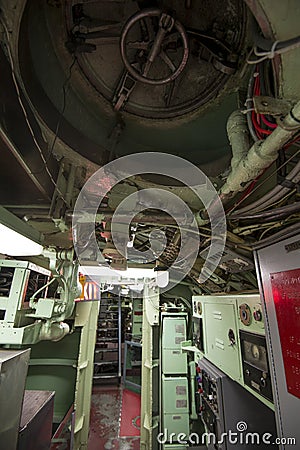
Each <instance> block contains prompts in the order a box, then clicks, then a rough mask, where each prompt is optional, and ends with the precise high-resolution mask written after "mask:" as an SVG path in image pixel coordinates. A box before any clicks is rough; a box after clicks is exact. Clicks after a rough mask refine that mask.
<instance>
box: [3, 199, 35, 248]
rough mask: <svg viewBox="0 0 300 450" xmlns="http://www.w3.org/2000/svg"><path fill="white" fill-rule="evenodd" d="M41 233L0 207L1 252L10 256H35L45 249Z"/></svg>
mask: <svg viewBox="0 0 300 450" xmlns="http://www.w3.org/2000/svg"><path fill="white" fill-rule="evenodd" d="M39 242H41V234H40V233H39V232H38V231H37V230H35V229H34V228H32V227H31V226H30V225H28V224H27V223H25V222H23V221H22V220H21V219H19V218H18V217H16V216H15V215H14V214H11V213H10V212H9V211H7V210H6V209H5V208H3V207H0V253H2V254H4V255H9V256H35V255H40V254H41V253H42V251H43V246H42V245H41V244H40V243H39Z"/></svg>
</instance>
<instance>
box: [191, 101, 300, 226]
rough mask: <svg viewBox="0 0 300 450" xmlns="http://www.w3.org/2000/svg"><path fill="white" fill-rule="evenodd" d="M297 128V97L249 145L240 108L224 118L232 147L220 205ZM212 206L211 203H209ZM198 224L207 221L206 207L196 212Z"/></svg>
mask: <svg viewBox="0 0 300 450" xmlns="http://www.w3.org/2000/svg"><path fill="white" fill-rule="evenodd" d="M299 130H300V101H299V102H298V103H296V105H295V106H294V107H293V108H292V109H291V111H290V112H289V113H288V114H287V115H286V116H285V117H284V118H283V119H281V120H280V122H279V124H278V126H277V128H275V129H274V131H273V132H272V133H271V134H270V135H269V136H268V137H267V138H266V139H265V140H260V141H256V142H255V143H254V144H253V145H252V147H251V148H250V149H249V129H248V125H247V120H246V118H243V113H242V112H241V111H234V112H233V113H232V114H231V115H230V117H229V119H228V122H227V134H228V138H229V141H230V144H231V148H232V160H231V172H230V174H229V175H228V177H227V180H226V182H225V183H224V185H223V186H222V187H221V189H220V191H219V198H220V200H221V201H222V203H223V205H224V204H226V203H227V202H228V201H229V200H230V199H231V198H232V197H234V196H235V195H236V194H237V193H238V192H242V191H243V190H245V189H246V187H247V186H248V184H249V182H250V181H252V180H254V179H255V178H257V177H258V176H259V175H260V174H261V173H262V172H263V170H264V169H265V168H266V167H268V166H269V165H270V164H271V163H273V162H274V161H275V160H276V159H277V155H278V151H279V150H280V149H281V148H283V147H284V146H285V145H286V144H287V143H288V142H289V141H290V140H291V139H292V138H293V137H294V136H295V134H297V133H298V132H299ZM210 209H211V211H213V210H214V204H212V205H211V206H210ZM196 220H197V223H198V225H199V226H201V225H203V224H206V223H207V221H208V211H207V210H202V211H199V213H198V214H196Z"/></svg>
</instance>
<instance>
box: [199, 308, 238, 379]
mask: <svg viewBox="0 0 300 450" xmlns="http://www.w3.org/2000/svg"><path fill="white" fill-rule="evenodd" d="M232 302H233V301H232ZM232 302H231V300H228V301H227V302H226V303H225V302H224V303H221V302H220V303H219V302H212V303H205V304H204V314H205V319H204V321H205V335H206V357H207V358H208V359H209V360H210V361H212V362H213V363H214V364H215V365H216V366H217V367H219V368H220V369H222V370H223V371H224V372H225V373H227V374H228V375H229V376H230V377H231V378H233V379H234V380H240V379H241V377H242V368H241V355H240V350H239V331H238V328H237V321H236V316H235V312H236V308H235V304H234V303H232Z"/></svg>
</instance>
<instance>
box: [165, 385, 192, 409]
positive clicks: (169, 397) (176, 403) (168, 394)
mask: <svg viewBox="0 0 300 450" xmlns="http://www.w3.org/2000/svg"><path fill="white" fill-rule="evenodd" d="M162 396H163V405H164V412H173V413H178V412H180V413H188V412H189V402H188V380H187V378H184V377H174V378H173V377H168V378H166V377H164V376H163V377H162Z"/></svg>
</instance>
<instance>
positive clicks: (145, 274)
mask: <svg viewBox="0 0 300 450" xmlns="http://www.w3.org/2000/svg"><path fill="white" fill-rule="evenodd" d="M79 271H80V272H81V273H83V274H84V275H87V276H90V277H95V278H98V277H99V278H100V279H103V281H104V282H107V283H111V284H119V283H122V284H128V285H130V284H135V285H136V284H138V283H136V280H144V279H145V278H152V279H155V280H156V282H157V285H158V286H159V287H165V286H167V285H168V282H169V273H168V272H167V271H162V272H161V271H155V270H154V269H144V268H139V267H128V268H127V269H126V270H114V269H110V268H109V267H103V266H88V265H86V266H80V268H79ZM125 280H127V281H128V282H127V283H126V281H125ZM130 280H134V282H132V281H130Z"/></svg>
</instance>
